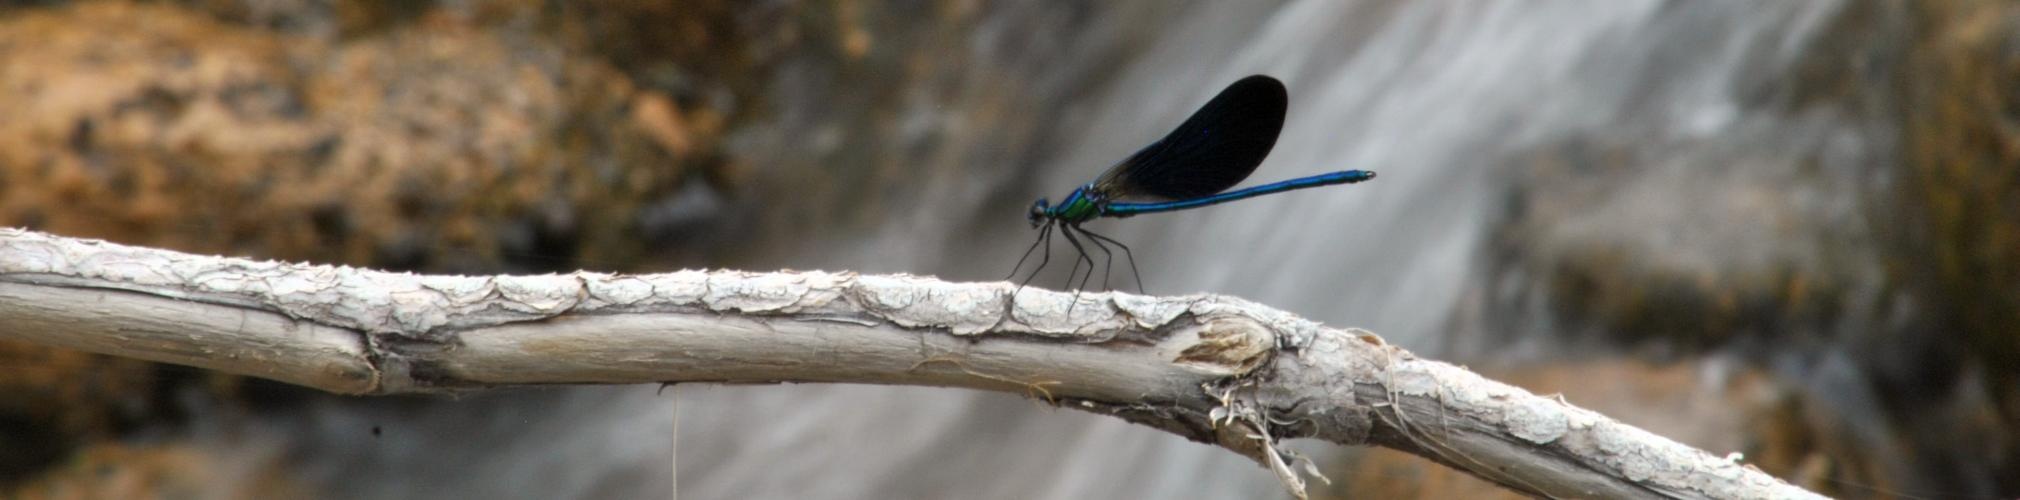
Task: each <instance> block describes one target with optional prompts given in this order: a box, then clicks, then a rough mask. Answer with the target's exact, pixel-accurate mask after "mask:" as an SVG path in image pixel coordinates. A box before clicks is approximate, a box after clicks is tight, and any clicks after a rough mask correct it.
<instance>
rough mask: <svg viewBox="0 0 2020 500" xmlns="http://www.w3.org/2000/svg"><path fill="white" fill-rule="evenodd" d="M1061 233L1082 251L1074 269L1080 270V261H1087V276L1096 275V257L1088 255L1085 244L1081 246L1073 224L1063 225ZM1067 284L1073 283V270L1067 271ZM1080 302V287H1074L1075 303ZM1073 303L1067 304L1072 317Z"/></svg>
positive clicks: (1067, 309)
mask: <svg viewBox="0 0 2020 500" xmlns="http://www.w3.org/2000/svg"><path fill="white" fill-rule="evenodd" d="M1059 234H1060V235H1062V236H1065V237H1066V242H1067V243H1072V244H1073V249H1074V250H1077V251H1079V252H1080V259H1079V260H1076V261H1073V269H1074V270H1079V269H1080V263H1081V262H1086V263H1087V277H1089V278H1092V277H1094V258H1093V257H1088V256H1087V247H1083V246H1080V239H1079V238H1074V237H1073V228H1072V227H1071V226H1067V227H1061V228H1059ZM1081 281H1082V282H1085V281H1086V280H1081ZM1066 284H1067V286H1072V285H1073V273H1071V272H1069V273H1066ZM1079 303H1080V289H1079V288H1074V289H1073V305H1077V304H1079ZM1073 305H1068V306H1066V315H1067V316H1068V317H1071V316H1073Z"/></svg>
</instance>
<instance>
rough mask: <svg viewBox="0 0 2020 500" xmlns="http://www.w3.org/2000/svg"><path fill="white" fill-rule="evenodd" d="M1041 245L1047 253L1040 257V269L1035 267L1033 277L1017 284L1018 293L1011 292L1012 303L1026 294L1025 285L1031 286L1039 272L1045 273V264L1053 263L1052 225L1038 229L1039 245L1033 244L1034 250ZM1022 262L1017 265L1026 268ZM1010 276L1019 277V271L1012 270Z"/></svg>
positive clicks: (1025, 278)
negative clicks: (1019, 295) (1021, 294)
mask: <svg viewBox="0 0 2020 500" xmlns="http://www.w3.org/2000/svg"><path fill="white" fill-rule="evenodd" d="M1041 245H1042V246H1044V247H1045V253H1044V254H1043V255H1040V256H1039V257H1038V267H1034V268H1031V275H1030V276H1025V277H1024V281H1023V282H1020V283H1018V284H1017V291H1015V292H1010V300H1012V301H1015V300H1017V294H1019V293H1023V292H1024V285H1029V284H1031V280H1033V279H1037V278H1038V272H1039V271H1043V270H1045V264H1049V263H1051V262H1052V225H1051V224H1046V225H1045V226H1044V227H1040V228H1038V242H1037V243H1033V244H1032V248H1037V247H1038V246H1041ZM1024 253H1025V254H1026V255H1029V254H1030V253H1031V251H1029V250H1026V251H1024ZM1022 260H1023V259H1019V261H1020V262H1019V263H1018V264H1017V267H1024V264H1023V263H1022V262H1021V261H1022ZM1010 275H1011V276H1016V275H1017V270H1016V269H1011V270H1010Z"/></svg>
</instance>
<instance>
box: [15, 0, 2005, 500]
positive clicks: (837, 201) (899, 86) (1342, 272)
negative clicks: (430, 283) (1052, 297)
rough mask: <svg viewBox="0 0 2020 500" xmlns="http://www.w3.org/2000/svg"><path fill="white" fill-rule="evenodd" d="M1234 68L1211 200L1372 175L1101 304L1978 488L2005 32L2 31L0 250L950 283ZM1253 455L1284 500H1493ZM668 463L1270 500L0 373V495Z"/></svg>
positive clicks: (1310, 11) (1470, 487) (1234, 225)
mask: <svg viewBox="0 0 2020 500" xmlns="http://www.w3.org/2000/svg"><path fill="white" fill-rule="evenodd" d="M1257 73H1262V74H1269V75H1274V76H1276V77H1277V78H1279V79H1282V80H1283V81H1284V82H1285V83H1286V84H1287V85H1288V87H1289V89H1290V98H1291V103H1292V106H1291V110H1290V114H1289V118H1288V122H1287V123H1286V125H1285V127H1284V133H1283V136H1282V139H1281V140H1279V142H1278V145H1277V147H1276V150H1275V153H1274V154H1273V155H1272V156H1271V157H1270V158H1269V160H1268V161H1267V162H1265V163H1264V164H1263V166H1262V167H1261V168H1260V169H1259V170H1258V172H1257V173H1256V175H1255V176H1254V178H1253V180H1251V181H1250V183H1251V184H1253V183H1257V182H1266V181H1272V180H1278V179H1284V178H1290V177H1294V176H1301V175H1307V174H1312V173H1317V172H1322V171H1330V170H1340V169H1348V168H1359V169H1370V170H1375V171H1379V172H1380V173H1381V178H1380V179H1378V180H1376V181H1375V182H1371V183H1366V184H1359V185H1354V186H1347V187H1332V188H1324V189H1319V190H1311V191H1300V192H1297V193H1294V194H1285V195H1278V196H1270V197H1265V198H1259V199H1255V200H1250V201H1245V202H1242V203H1237V204H1231V205H1225V206H1219V207H1214V208H1211V209H1206V210H1196V211H1188V212H1182V213H1174V214H1164V215H1154V216H1144V217H1137V218H1132V219H1128V220H1123V221H1102V222H1096V223H1093V224H1091V225H1090V226H1089V227H1090V228H1091V229H1095V230H1097V231H1101V232H1103V233H1106V234H1108V235H1110V236H1113V237H1115V238H1116V239H1119V240H1121V241H1123V242H1127V243H1129V244H1130V245H1132V246H1133V248H1134V249H1135V255H1136V256H1137V257H1138V263H1139V265H1140V267H1141V268H1142V271H1143V274H1144V280H1145V282H1146V285H1147V289H1148V291H1149V292H1151V293H1154V294H1184V293H1195V292H1213V293H1225V294H1233V295H1238V296H1242V297H1246V298H1249V299H1252V300H1255V301H1259V302H1262V303H1265V304H1271V305H1274V306H1276V307H1280V308H1283V309H1286V310H1289V311H1291V312H1294V313H1296V314H1299V315H1303V316H1306V317H1310V318H1313V319H1317V320H1320V321H1324V322H1326V323H1328V324H1331V325H1334V326H1339V327H1349V326H1352V327H1362V328H1368V329H1371V330H1373V331H1375V332H1377V333H1379V334H1381V335H1383V336H1384V337H1386V338H1387V339H1389V340H1390V341H1391V342H1394V343H1397V344H1401V345H1403V346H1404V347H1407V348H1410V349H1413V350H1415V351H1417V352H1419V353H1421V354H1424V355H1427V356H1431V357H1436V358H1441V359H1446V360H1450V361H1453V362H1456V363H1462V364H1466V365H1468V366H1470V367H1471V368H1473V369H1474V370H1477V371H1480V372H1482V373H1485V374H1487V375H1488V376H1491V377H1495V378H1499V379H1502V380H1505V381H1509V382H1511V383H1514V384H1517V385H1520V386H1523V387H1525V388H1528V389H1529V390H1531V391H1535V392H1538V393H1562V394H1564V395H1565V397H1566V398H1567V399H1568V400H1569V401H1571V402H1572V403H1574V404H1578V405H1582V406H1586V407H1589V408H1593V409H1595V410H1598V411H1601V412H1604V413H1607V414H1609V415H1612V416H1614V417H1616V418H1619V419H1621V420H1624V421H1626V422H1628V423H1631V424H1634V425H1638V426H1641V427H1644V428H1647V429H1650V430H1652V431H1654V432H1657V433H1659V434H1663V435H1666V436H1669V437H1671V438H1674V439H1677V440H1680V441H1682V442H1685V443H1688V444H1691V445H1694V446H1698V447H1701V448H1704V449H1707V450H1709V451H1711V452H1713V453H1719V454H1723V453H1729V452H1740V453H1743V454H1744V456H1745V461H1746V462H1747V463H1749V464H1752V465H1754V466H1757V467H1759V468H1761V469H1763V470H1766V471H1768V472H1770V473H1772V474H1775V475H1777V476H1780V477H1784V478H1787V479H1789V480H1790V481H1793V482H1795V483H1797V484H1800V485H1802V486H1805V487H1808V488H1812V489H1814V490H1817V491H1819V492H1822V493H1825V494H1829V495H1834V496H1843V497H1851V498H2012V497H2014V496H2016V495H2020V431H2016V429H2020V426H2016V424H2020V3H2015V2H2004V1H1979V0H1930V1H1913V2H1910V1H1880V0H1863V1H1860V0H1846V1H1825V0H1819V1H1801V2H1797V1H1788V2H1705V1H1695V2H1682V1H1630V0H1588V1H1542V2H1472V1H1461V0H1452V1H1436V0H1426V1H1382V0H1372V1H1338V0H1321V1H1293V2H1269V1H1251V2H1205V1H1199V2H1176V1H1165V0H1134V1H1114V2H1043V3H1040V2H983V1H949V2H881V1H875V2H872V1H864V2H851V1H836V2H795V1H757V2H736V1H726V0H725V1H712V0H690V1H677V2H676V1H630V0H588V1H579V2H560V1H546V2H541V1H528V0H455V1H452V0H440V1H419V2H332V1H329V0H183V1H149V2H63V1H4V2H0V224H4V225H9V226H21V227H29V228H34V229H38V230H42V231H49V232H54V233H58V234H63V235H69V236H80V237H93V238H105V239H109V240H114V241H119V242H124V243H131V244H140V245H151V246H158V247H166V248H172V249H177V250H182V251H189V252H203V253H219V254H231V255H242V256H251V257H259V258H276V259H288V260H304V261H314V262H323V263H341V264H349V265H356V266H369V267H374V268H382V269H392V270H413V271H420V272H432V273H540V272H550V271H568V270H574V269H578V268H580V269H592V270H603V271H628V272H651V271H666V270H673V269H680V268H704V267H707V268H739V269H749V270H771V269H780V268H793V269H829V270H854V271H860V272H866V273H901V272H902V273H913V274H931V275H937V276H940V277H942V278H945V279H950V280H964V281H967V280H973V281H987V280H998V279H1002V278H1003V276H1004V275H1005V274H1007V273H1008V272H1009V269H1010V266H1011V264H1013V263H1014V262H1015V261H1016V258H1017V255H1018V254H1019V253H1020V252H1022V251H1023V250H1024V248H1025V246H1026V245H1027V244H1029V242H1030V241H1031V240H1030V238H1032V237H1033V236H1034V233H1033V232H1031V231H1030V229H1029V227H1028V226H1027V225H1026V224H1025V222H1024V220H1023V211H1024V207H1025V206H1026V205H1027V204H1028V203H1030V201H1031V200H1032V199H1034V198H1037V197H1039V196H1049V197H1053V198H1054V199H1056V198H1058V197H1059V196H1062V195H1063V194H1064V193H1065V192H1066V191H1067V190H1070V189H1071V188H1072V187H1074V186H1075V185H1077V184H1079V183H1083V182H1086V181H1087V180H1090V179H1092V178H1094V176H1096V175H1097V174H1098V173H1099V172H1100V171H1101V170H1102V169H1104V168H1106V167H1107V166H1109V165H1110V164H1112V163H1113V162H1115V161H1117V160H1119V159H1121V158H1123V157H1124V156H1127V155H1128V154H1129V153H1132V152H1134V151H1135V150H1136V149H1137V148H1139V147H1141V146H1143V145H1144V144H1146V143H1148V142H1149V141H1152V140H1154V139H1156V138H1158V137H1161V136H1162V135H1163V134H1164V133H1165V132H1166V131H1168V130H1169V129H1170V128H1172V127H1173V126H1175V125H1176V124H1177V123H1178V122H1179V121H1181V120H1183V119H1184V118H1185V116H1186V115H1187V114H1189V113H1190V112H1191V111H1192V110H1193V109H1194V108H1196V107H1197V106H1198V105H1199V104H1201V103H1203V102H1205V100H1206V99H1207V98H1209V97H1211V96H1212V95H1213V94H1214V93H1215V92H1217V91H1218V90H1219V89H1221V88H1222V87H1223V86H1225V85H1226V84H1228V83H1230V82H1233V81H1234V80H1235V79H1237V78H1240V77H1242V76H1246V75H1249V74H1257ZM1056 267H1058V268H1063V267H1064V266H1056ZM1055 271H1063V269H1055ZM1063 278H1064V276H1063V274H1052V275H1048V276H1041V277H1040V281H1039V284H1041V285H1045V286H1051V287H1057V286H1059V282H1060V281H1061V280H1063ZM675 400H678V402H679V403H678V405H677V406H676V405H675ZM676 413H677V417H678V422H679V423H678V430H677V436H676V430H675V427H676V425H675V420H676ZM676 438H677V439H678V442H679V446H678V453H677V454H678V457H675V456H674V455H675V451H674V450H675V447H674V445H673V443H674V442H675V440H676ZM1303 449H1305V450H1307V451H1308V452H1309V453H1312V454H1314V455H1316V456H1318V457H1319V462H1320V464H1321V466H1322V467H1323V468H1324V469H1325V470H1326V471H1327V472H1328V475H1329V476H1330V477H1331V478H1332V479H1333V483H1332V484H1331V485H1330V486H1324V485H1321V486H1316V487H1315V488H1316V489H1317V490H1319V491H1317V493H1319V494H1320V495H1322V496H1325V497H1329V498H1365V497H1375V498H1446V497H1455V496H1465V497H1479V496H1485V495H1493V494H1497V493H1496V492H1495V490H1494V489H1493V488H1492V487H1491V486H1489V485H1487V484H1485V483H1481V482H1478V481H1474V480H1471V479H1470V478H1467V477H1465V476H1463V475H1461V474H1458V473H1455V472H1452V471H1449V470H1446V469H1443V468H1442V467H1440V466H1437V465H1432V464H1429V463H1428V462H1425V461H1423V460H1420V459H1417V458H1415V457H1411V456H1407V455H1401V454H1397V453H1392V452H1386V451H1382V450H1367V449H1344V448H1340V447H1336V446H1331V445H1328V444H1323V443H1316V444H1312V443H1307V444H1306V445H1304V446H1303ZM676 459H677V461H678V463H679V476H678V490H679V491H678V492H679V494H680V496H681V497H682V498H692V499H713V498H984V499H1026V498H1061V499H1067V498H1284V497H1287V495H1286V494H1285V493H1284V492H1283V491H1282V490H1281V489H1280V487H1279V486H1277V485H1276V483H1275V481H1274V480H1273V479H1272V478H1271V476H1270V474H1269V473H1268V472H1266V471H1265V470H1263V469H1261V468H1259V467H1257V466H1256V465H1254V464H1252V463H1250V462H1247V461H1245V460H1243V459H1240V458H1237V457H1235V456H1234V455H1233V454H1231V453H1227V452H1225V451H1222V450H1219V449H1215V448H1211V447H1208V446H1205V445H1199V444H1194V443H1190V442H1185V441H1183V440H1181V439H1179V438H1176V437H1173V436H1170V435H1166V434H1163V433H1159V432H1156V431H1153V430H1151V429H1148V428H1140V427H1134V426H1130V425H1126V424H1123V423H1121V422H1120V421H1116V420H1113V419H1106V418H1099V417H1095V416H1092V415H1087V414H1081V413H1077V412H1073V411H1069V410H1059V409H1052V408H1049V407H1046V406H1045V405H1042V404H1038V403H1035V402H1033V401H1030V400H1026V399H1023V398H1019V397H1017V396H1015V395H1005V394H981V393H972V392H966V391H957V390H945V389H923V388H898V387H870V386H809V385H782V386H756V387H749V386H730V387H718V386H680V387H676V388H672V389H668V390H666V391H664V392H661V391H659V388H657V387H644V386H641V387H579V388H544V389H514V390H499V391H487V392H481V393H471V394H463V395H459V396H442V397H379V398H349V397H338V396H332V395H327V394H320V393H316V392H312V391H308V390H305V389H299V388H294V387H289V386H284V385H281V384H277V383H273V382H267V381H262V380H256V379H245V378H238V377H230V376H223V375H217V374H211V373H205V372H202V371H198V370H192V369H187V368H179V367H171V366H163V365H154V364H147V363H140V362H134V361H126V360H119V359H112V358H108V357H103V356H97V355H91V354H86V353H80V352H74V351H64V350H56V349H49V348H44V347H39V346H35V345H25V344H19V343H0V497H9V498H134V497H142V496H163V497H175V498H428V497H442V496H459V497H476V498H669V497H671V496H672V495H673V494H674V489H675V478H674V476H673V474H672V472H671V471H672V470H673V468H674V465H673V464H674V463H675V461H676ZM1500 495H1502V496H1508V495H1506V494H1505V493H1500Z"/></svg>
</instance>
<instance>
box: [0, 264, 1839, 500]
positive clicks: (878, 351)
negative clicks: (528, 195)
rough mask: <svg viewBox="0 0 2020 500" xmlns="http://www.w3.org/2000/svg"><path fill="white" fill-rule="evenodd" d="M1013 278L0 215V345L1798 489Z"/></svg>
mask: <svg viewBox="0 0 2020 500" xmlns="http://www.w3.org/2000/svg"><path fill="white" fill-rule="evenodd" d="M1014 290H1015V288H1014V287H1013V286H1011V285H1009V284H1006V283H948V282H943V281H939V280H936V279H932V278H926V277H914V276H903V275H899V276H879V275H857V274H854V273H828V272H820V271H809V272H778V273H746V272H738V271H709V272H703V271H680V272H674V273H665V274H647V275H622V274H602V273H588V272H578V273H573V274H567V275H549V276H424V275H413V274H398V273H385V272H377V271H370V270H364V269H353V268H344V267H330V266H319V265H306V264H290V263H279V262H254V261H248V260H242V259H233V258H221V257H209V256H198V255H189V254H182V253H176V252H170V251H164V250H155V249H147V248H138V247H129V246H123V245H117V244H112V243H106V242H101V241H95V240H78V239H70V238H62V237H57V236H51V235H47V234H42V233H36V232H30V231H24V230H18V229H5V228H0V339H10V340H25V341H30V342H36V343H41V344H47V345H53V346H62V347H70V348H76V349H82V350H87V351H92V352H99V353H105V354H111V355H117V356H125V357H132V358H139V359H147V360H153V361H161V362H167V363H176V364H182V365H190V366H197V367H203V368H209V369H214V370H220V371H225V372H231V373H237V374H244V375H251V376H257V377H264V378H269V379H274V380H279V381H283V382H288V383H293V384H299V385H304V386H309V387H314V388H318V389H322V390H325V391H330V392H337V393H344V394H395V393H411V392H436V391H446V390H465V389H477V388H483V387H492V386H500V385H516V384H585V383H596V384H631V383H647V382H741V383H750V382H759V383H762V382H844V383H875V384H907V385H929V386H946V387H965V388H972V389H983V390H996V391H1007V392H1014V393H1021V394H1027V395H1030V396H1033V397H1038V398H1042V399H1045V400H1047V401H1051V402H1054V403H1055V404H1059V405H1062V406H1067V407H1072V408H1078V409H1082V410H1086V411H1092V412H1096V413H1102V414H1108V415H1114V416H1118V417H1121V418H1124V419H1127V420H1129V421H1133V422H1137V423H1141V424H1145V425H1149V426H1151V427H1155V428H1158V429H1162V430H1165V431H1168V432H1171V433H1174V434H1178V435H1180V436H1184V437H1186V438H1189V439H1193V440H1197V441H1201V442H1207V443H1212V444H1216V445H1218V446H1221V447H1224V448H1227V449H1229V450H1233V451H1235V452H1237V453H1241V454H1243V455H1245V456H1248V457H1251V458H1253V459H1256V460H1257V461H1258V462H1259V463H1262V464H1264V465H1265V466H1266V467H1269V468H1270V469H1271V470H1272V471H1273V472H1275V473H1276V474H1277V475H1278V477H1279V478H1280V479H1281V480H1282V481H1283V482H1284V483H1285V485H1286V486H1287V487H1288V488H1290V489H1291V490H1292V491H1293V492H1294V493H1296V494H1299V495H1300V496H1302V493H1303V479H1302V475H1301V474H1299V473H1298V472H1295V471H1294V468H1295V467H1294V466H1295V465H1296V464H1297V463H1298V462H1299V461H1300V460H1301V459H1299V458H1297V457H1295V456H1294V455H1292V454H1290V453H1288V452H1287V451H1286V450H1283V449H1282V448H1279V447H1278V446H1277V445H1278V443H1279V440H1281V439H1284V438H1293V437H1297V438H1307V437H1308V438H1318V439H1324V440H1327V441H1331V442H1334V443H1339V444H1347V445H1362V444H1374V445H1379V446H1387V447H1390V448H1395V449H1399V450H1403V451H1407V452H1410V453H1414V454H1417V455H1419V456H1423V457H1425V458H1429V459H1431V460H1435V461H1437V462H1440V463H1443V464H1446V465H1449V466H1452V467H1455V468H1458V469H1461V470H1465V471H1468V472H1470V473H1472V474H1473V475H1476V476H1479V477H1481V478H1485V479H1487V480H1490V481H1494V482H1496V483H1499V484H1502V485H1504V486H1507V487H1509V488H1512V489H1515V490H1517V491H1521V492H1525V493H1529V494H1533V495H1539V496H1548V497H1579V498H1590V497H1601V498H1665V497H1678V498H1799V497H1814V496H1815V495H1813V494H1811V493H1809V492H1806V491H1803V490H1801V489H1798V488H1796V487H1793V486H1790V485H1788V484H1787V483H1784V482H1782V481H1779V480H1777V479H1775V478H1773V477H1770V476H1768V475H1766V474H1764V473H1762V472H1760V471H1759V470H1756V469H1754V468H1753V467H1751V466H1745V465H1740V464H1736V463H1733V462H1730V461H1727V460H1725V459H1721V458H1719V457H1716V456H1713V455H1711V454H1709V453H1706V452H1703V451H1700V450H1696V449H1693V448H1690V447H1687V446H1683V445H1681V444H1678V443H1676V442H1673V441H1670V440H1667V439H1664V438H1662V437H1659V436H1655V435H1653V434H1650V433H1648V432H1645V431H1642V430H1640V429H1636V428H1633V427H1630V426H1627V425H1624V424H1621V423H1619V422H1615V421H1613V420H1611V419H1608V418H1606V417H1604V416H1601V415H1599V414H1596V413H1593V412H1590V411H1587V410H1584V409H1580V408H1577V407H1574V406H1571V405H1569V404H1566V403H1564V402H1562V401H1559V400H1556V399H1551V398H1545V397H1539V396H1536V395H1532V394H1530V393H1528V392H1525V391H1523V390H1521V389H1517V388H1514V387H1510V386H1507V385H1504V384H1501V383H1497V382H1493V381H1490V380H1486V379H1483V378H1481V377H1479V376H1478V375H1475V374H1473V373H1471V372H1468V371H1466V370H1465V369H1463V368H1458V367H1455V366H1452V365H1449V364H1445V363H1440V362H1436V361H1430V360H1424V359H1419V358H1417V357H1415V356H1414V355H1412V354H1410V353H1408V352H1405V351H1403V350H1402V349H1399V348H1396V347H1394V346H1390V345H1386V344H1384V343H1383V342H1382V341H1381V339H1380V338H1378V337H1376V336H1374V335H1373V334H1370V333H1368V332H1365V331H1360V330H1352V329H1349V330H1339V329H1334V328H1329V327H1326V326H1324V325H1320V324H1317V323H1314V322H1311V321H1307V320H1304V319H1301V318H1298V317H1295V316H1292V315H1290V314H1287V313H1284V312H1282V311H1278V310H1275V309H1271V308H1268V307H1265V306H1262V305H1258V304H1254V303H1250V302H1247V301H1243V300H1240V299H1235V298H1230V297H1222V296H1212V295H1199V296H1186V297H1145V296H1137V295H1129V294H1120V293H1086V294H1080V295H1078V298H1077V301H1078V302H1077V303H1074V301H1075V300H1076V299H1075V295H1073V294H1070V293H1061V292H1053V291H1048V290H1040V289H1025V290H1023V292H1022V293H1020V294H1015V295H1014V297H1013V293H1012V292H1013V291H1014ZM1069 311H1070V313H1071V315H1070V316H1069V314H1068V313H1069Z"/></svg>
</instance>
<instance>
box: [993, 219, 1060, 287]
mask: <svg viewBox="0 0 2020 500" xmlns="http://www.w3.org/2000/svg"><path fill="white" fill-rule="evenodd" d="M1038 231H1039V233H1038V237H1037V238H1034V239H1032V240H1031V248H1026V249H1024V256H1023V257H1018V258H1017V267H1012V268H1010V275H1009V276H1004V277H1003V280H1004V281H1009V280H1010V278H1015V277H1017V270H1018V269H1023V268H1024V261H1025V260H1029V259H1030V258H1031V252H1035V251H1037V250H1038V244H1040V243H1044V242H1045V240H1046V239H1048V238H1047V237H1049V236H1052V225H1051V224H1046V225H1045V227H1041V228H1038ZM1045 251H1046V253H1051V252H1052V247H1051V246H1046V247H1045ZM1038 267H1039V268H1041V269H1043V268H1044V267H1045V264H1039V265H1038Z"/></svg>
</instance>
